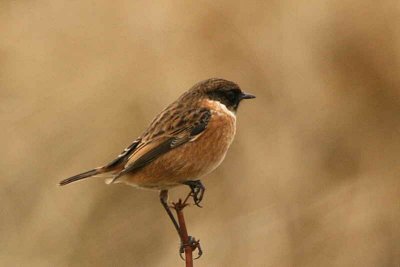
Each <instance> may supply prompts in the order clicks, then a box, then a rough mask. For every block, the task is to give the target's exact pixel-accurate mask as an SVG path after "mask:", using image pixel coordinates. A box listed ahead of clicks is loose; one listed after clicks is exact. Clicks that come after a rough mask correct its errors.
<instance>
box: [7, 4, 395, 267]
mask: <svg viewBox="0 0 400 267" xmlns="http://www.w3.org/2000/svg"><path fill="white" fill-rule="evenodd" d="M0 25H1V26H0V28H1V29H0V121H1V129H2V131H1V133H0V137H1V141H0V142H1V144H0V145H1V148H2V149H1V151H2V153H1V155H0V164H1V165H0V167H1V168H0V177H1V187H0V192H1V195H0V201H1V206H0V208H1V209H0V216H1V219H0V265H1V266H183V262H182V261H181V260H180V259H179V257H178V254H177V249H178V245H179V242H178V238H177V236H176V234H175V232H174V229H173V227H172V224H171V223H170V222H169V220H168V218H167V216H166V214H165V213H164V211H163V209H162V207H161V205H160V204H159V201H158V195H157V193H156V192H151V191H140V190H134V189H132V188H129V187H127V186H123V185H113V186H106V185H105V184H104V183H103V181H102V180H101V179H92V180H87V181H86V182H82V183H78V184H73V185H70V186H68V187H63V188H60V187H58V186H57V185H56V184H57V182H58V181H59V180H60V179H62V178H65V177H68V176H70V175H73V174H76V173H78V172H81V171H84V170H87V169H89V168H91V167H94V166H98V165H101V164H103V163H105V162H107V161H108V160H110V159H112V158H113V157H114V156H116V155H117V154H118V153H119V152H120V151H121V150H122V149H123V148H124V147H125V146H127V145H128V144H129V143H130V142H131V141H132V140H133V139H135V138H136V136H138V135H139V134H140V133H141V131H142V130H143V129H144V127H145V126H146V125H147V124H148V123H149V121H150V120H151V119H152V117H153V116H154V115H155V114H156V113H157V112H159V111H160V110H161V108H163V107H164V106H165V105H167V104H169V103H170V102H171V101H173V100H174V99H175V98H177V97H178V96H179V95H180V94H181V93H182V92H183V91H184V90H186V89H188V88H189V87H190V86H192V85H193V84H194V83H196V82H198V81H199V80H202V79H205V78H209V77H223V78H226V79H230V80H233V81H236V82H238V83H239V84H240V85H241V87H242V88H243V89H244V90H246V91H248V92H252V93H254V94H256V95H257V99H256V100H254V101H251V102H250V101H249V102H247V103H244V104H243V105H242V106H241V109H240V110H239V114H238V131H237V137H236V140H235V142H234V144H233V146H232V148H231V150H230V153H229V154H228V156H227V158H226V160H225V162H224V163H223V164H222V165H221V167H220V168H219V169H218V170H217V171H215V172H214V173H213V174H211V175H209V177H207V179H205V180H204V181H205V185H206V187H207V189H208V190H207V193H206V199H205V201H204V208H203V209H198V208H195V207H193V208H190V209H188V210H187V211H186V215H187V220H188V225H189V231H190V233H191V234H193V235H194V236H195V237H197V238H200V239H201V242H202V245H203V248H204V252H205V254H204V256H203V257H202V258H201V259H200V260H198V261H196V264H195V265H196V266H282V267H285V266H397V267H398V266H399V264H400V263H399V262H400V242H399V240H400V226H399V223H400V222H399V221H400V204H399V203H400V202H399V196H400V179H399V172H400V162H399V161H400V138H399V137H400V89H399V88H400V73H399V72H400V71H399V70H400V56H399V55H400V2H399V1H395V0H393V1H387V0H383V1H357V0H345V1H333V0H327V1H316V0H313V1H287V0H283V1H281V0H280V1H258V2H244V1H220V2H215V1H190V2H189V1H157V3H151V2H150V1H127V0H114V1H106V0H100V1H44V0H41V1H39V0H38V1H34V0H32V1H6V0H3V1H1V2H0ZM186 191H187V189H186V188H182V189H176V190H174V191H173V193H172V197H173V198H177V197H178V196H182V195H183V194H184V193H185V192H186Z"/></svg>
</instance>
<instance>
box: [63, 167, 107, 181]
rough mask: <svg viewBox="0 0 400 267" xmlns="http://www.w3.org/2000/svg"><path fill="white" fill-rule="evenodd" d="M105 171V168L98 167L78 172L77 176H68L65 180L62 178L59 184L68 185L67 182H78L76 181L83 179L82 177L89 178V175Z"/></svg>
mask: <svg viewBox="0 0 400 267" xmlns="http://www.w3.org/2000/svg"><path fill="white" fill-rule="evenodd" d="M103 172H104V170H103V168H96V169H93V170H90V171H87V172H83V173H80V174H77V175H75V176H72V177H69V178H67V179H65V180H62V181H61V182H60V183H59V185H67V184H70V183H72V182H76V181H79V180H82V179H85V178H88V177H92V176H95V175H98V174H101V173H103Z"/></svg>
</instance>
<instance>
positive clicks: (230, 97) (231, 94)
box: [225, 91, 236, 102]
mask: <svg viewBox="0 0 400 267" xmlns="http://www.w3.org/2000/svg"><path fill="white" fill-rule="evenodd" d="M225 95H226V98H227V99H228V100H229V101H230V102H234V101H235V99H236V94H235V92H233V91H227V92H226V93H225Z"/></svg>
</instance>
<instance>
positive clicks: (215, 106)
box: [206, 99, 236, 119]
mask: <svg viewBox="0 0 400 267" xmlns="http://www.w3.org/2000/svg"><path fill="white" fill-rule="evenodd" d="M206 102H207V106H209V107H210V108H212V110H213V111H215V112H217V113H218V112H219V113H224V114H226V115H228V116H230V117H232V118H234V119H236V114H235V113H234V112H232V111H230V110H229V109H228V108H227V107H226V106H225V104H222V103H221V102H219V101H217V100H210V99H207V100H206Z"/></svg>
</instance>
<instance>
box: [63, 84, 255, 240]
mask: <svg viewBox="0 0 400 267" xmlns="http://www.w3.org/2000/svg"><path fill="white" fill-rule="evenodd" d="M251 98H255V96H254V95H251V94H246V93H244V92H243V91H242V90H241V89H240V87H239V86H238V85H237V84H236V83H234V82H231V81H227V80H224V79H219V78H212V79H208V80H204V81H201V82H199V83H197V84H195V85H194V86H193V87H192V88H191V89H189V90H188V91H186V92H185V93H184V94H183V95H181V96H180V97H179V98H178V99H177V100H176V101H175V102H173V103H172V104H170V105H169V106H168V107H166V108H165V109H164V110H163V111H161V113H160V114H158V115H157V116H156V117H155V118H154V119H153V121H152V122H151V123H150V125H149V126H148V127H147V129H146V130H145V131H144V132H143V134H142V135H140V136H139V137H138V138H137V139H136V140H135V141H133V143H132V144H131V145H130V146H128V147H127V148H126V149H125V150H124V151H122V153H121V154H120V155H119V156H118V157H117V158H115V159H114V160H113V161H111V162H110V163H108V164H106V165H104V166H102V167H98V168H95V169H92V170H90V171H87V172H84V173H81V174H78V175H75V176H72V177H70V178H67V179H65V180H62V181H61V182H60V183H59V184H60V185H67V184H69V183H72V182H75V181H78V180H82V179H85V178H88V177H95V176H103V177H108V179H106V183H108V184H113V183H124V184H127V185H131V186H134V187H138V188H147V189H154V190H159V191H160V200H161V203H162V204H163V206H164V208H165V209H166V211H167V213H168V215H169V216H170V217H171V219H172V221H173V223H174V226H175V228H176V229H177V231H178V233H179V226H178V224H177V222H176V221H175V219H174V218H173V215H172V213H171V211H170V210H169V207H168V205H167V197H168V189H170V188H172V187H175V186H178V185H187V186H189V187H190V189H191V192H192V193H193V195H192V196H193V200H194V202H195V204H196V205H199V203H200V202H201V200H202V198H203V195H204V191H205V188H204V186H203V185H202V183H201V181H200V180H199V178H200V177H203V176H204V175H206V174H208V173H210V172H211V171H213V170H214V169H215V168H217V167H218V166H219V165H220V164H221V162H222V161H223V159H224V157H225V155H226V152H227V150H228V148H229V146H230V145H231V143H232V141H233V138H234V136H235V131H236V111H237V109H238V107H239V103H240V102H241V101H242V100H243V99H251Z"/></svg>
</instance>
